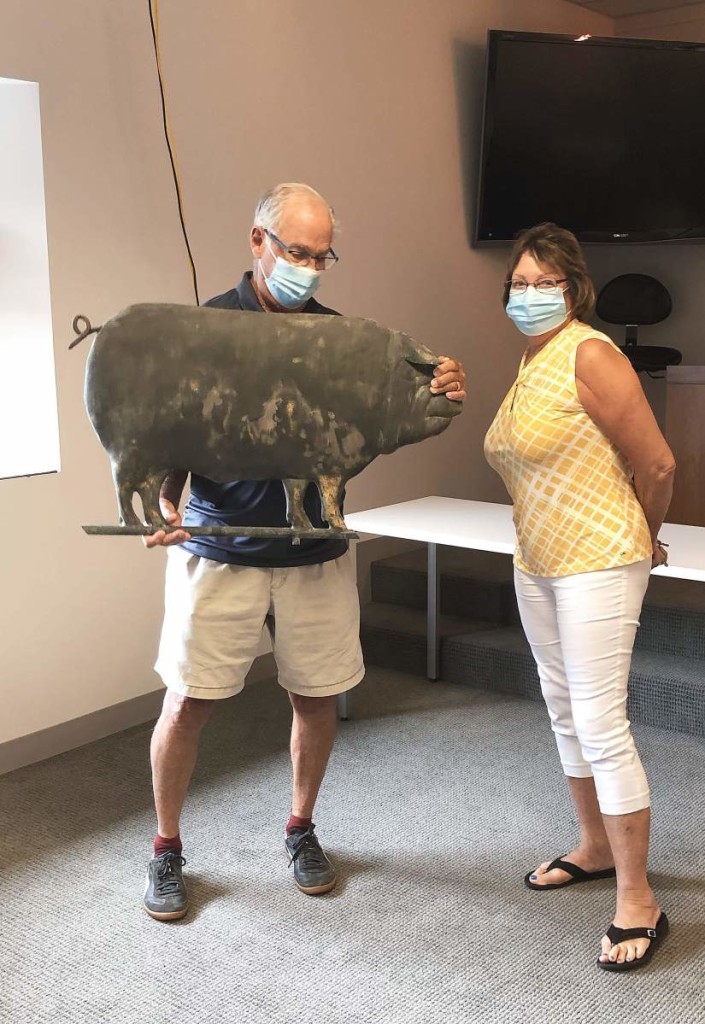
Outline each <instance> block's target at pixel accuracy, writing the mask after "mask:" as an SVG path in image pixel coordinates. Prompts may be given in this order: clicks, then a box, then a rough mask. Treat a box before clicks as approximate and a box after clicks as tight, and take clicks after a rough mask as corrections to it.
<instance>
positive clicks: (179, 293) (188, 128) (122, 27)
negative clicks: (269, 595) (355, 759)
mask: <svg viewBox="0 0 705 1024" xmlns="http://www.w3.org/2000/svg"><path fill="white" fill-rule="evenodd" d="M160 7H161V21H162V44H163V54H164V71H165V76H166V84H167V89H168V94H169V101H170V107H171V112H172V126H173V130H174V135H175V138H176V140H177V143H178V155H179V162H180V166H181V171H182V177H183V184H184V189H185V195H186V201H187V214H188V219H189V225H190V228H191V237H192V243H193V247H194V251H195V254H196V259H197V262H198V266H199V269H200V272H201V284H202V291H203V294H204V295H210V294H213V293H214V292H216V291H219V290H222V289H225V288H227V287H230V286H231V285H232V284H233V283H235V281H236V279H237V278H238V277H239V275H240V273H241V271H242V269H244V267H245V266H246V265H247V263H248V260H249V252H248V248H247V244H246V236H247V231H248V228H249V226H250V218H251V211H252V206H253V203H254V200H255V198H256V196H257V194H258V193H259V192H260V190H261V189H262V188H263V187H264V186H266V185H268V184H270V183H273V182H275V181H277V180H281V179H303V180H306V181H310V182H312V183H313V184H314V185H316V186H317V187H318V188H319V189H321V190H322V191H323V192H324V193H325V194H326V195H328V196H329V197H330V199H331V200H332V201H333V202H334V204H335V206H336V209H337V211H338V213H339V215H340V219H341V221H342V225H343V231H342V234H341V236H340V239H339V250H340V252H341V254H342V257H343V258H342V260H341V264H340V266H339V267H338V268H336V270H335V271H334V272H333V273H332V274H331V277H330V283H329V284H327V286H326V289H325V291H324V292H323V293H322V298H323V299H324V301H328V302H330V303H331V304H332V305H335V306H337V307H338V308H340V309H341V310H344V311H348V312H350V313H356V314H361V315H365V316H371V317H376V318H378V319H379V320H381V321H382V322H384V323H386V324H388V325H390V326H396V327H400V328H404V329H406V330H408V331H409V332H410V333H411V334H412V335H414V336H416V337H418V338H419V339H420V340H422V341H424V342H426V343H427V344H428V345H430V346H431V347H432V348H435V349H436V350H439V351H441V352H446V353H448V352H449V353H452V354H456V355H458V356H460V357H461V358H462V359H463V360H464V361H465V364H466V366H467V369H468V372H469V375H470V379H471V396H470V400H469V401H468V403H467V405H468V408H467V411H466V412H465V413H464V416H463V418H462V420H461V421H460V422H458V423H456V424H454V426H453V428H452V430H451V431H449V432H448V433H447V434H446V435H444V436H442V437H440V438H437V439H434V440H432V441H428V442H425V443H424V444H423V445H421V446H417V447H415V448H413V449H406V450H402V451H400V452H399V453H397V454H395V455H393V456H390V457H385V458H382V459H380V460H379V461H378V462H377V463H375V464H373V466H371V467H370V468H369V469H368V470H366V471H365V473H364V474H363V475H362V476H361V477H360V478H359V480H357V481H355V482H354V483H353V484H352V485H351V487H350V508H351V509H354V508H360V507H363V506H371V505H377V504H382V503H385V502H389V501H394V500H401V499H404V498H409V497H412V496H418V495H423V494H428V493H434V492H437V493H443V494H447V495H454V496H460V497H476V498H487V499H503V497H504V495H503V491H502V489H501V486H500V485H499V483H498V482H497V481H496V480H495V479H494V478H493V476H492V474H491V473H490V472H489V471H488V470H487V468H486V467H485V465H484V463H483V459H482V455H481V439H482V436H483V433H484V431H485V429H486V426H487V424H488V422H489V420H490V418H491V416H492V414H493V412H494V409H495V408H496V405H497V403H498V400H499V398H500V396H501V395H502V393H503V391H504V390H505V389H506V387H507V386H508V384H509V383H510V381H511V378H512V374H513V371H514V369H515V367H516V364H517V361H518V357H519V349H520V345H519V344H518V343H517V338H516V336H515V335H514V334H513V332H512V329H511V327H510V325H509V324H508V322H507V321H506V318H505V317H504V315H503V313H502V310H501V307H500V306H499V303H498V298H497V296H498V290H499V282H500V280H501V277H502V273H503V264H504V260H505V257H506V253H505V252H503V251H500V252H489V251H477V250H473V249H471V248H470V247H469V245H468V240H467V230H468V225H467V223H466V219H465V214H464V211H465V209H466V208H467V207H469V206H470V205H471V204H472V200H473V198H474V192H475V178H474V164H475V154H476V149H477V136H478V132H479V116H480V108H481V92H482V79H483V70H484V44H485V35H486V31H487V29H488V28H490V27H493V28H515V29H524V30H537V31H552V32H576V33H578V32H582V31H590V32H593V33H600V34H603V35H605V34H610V33H611V32H612V22H611V21H610V20H609V19H607V18H604V17H600V16H598V15H591V14H589V13H587V12H586V11H584V10H583V9H581V8H579V7H577V6H576V5H574V4H568V3H564V2H563V0H532V2H531V3H524V2H512V3H510V2H499V0H494V2H490V0H473V2H472V3H468V2H467V0H415V2H414V3H410V2H408V0H387V2H386V3H373V2H372V0H348V2H343V0H339V2H337V3H334V4H331V3H330V0H309V2H308V3H306V4H292V3H291V0H269V2H268V3H266V4H265V3H262V2H261V0H241V2H240V3H238V4H233V3H232V2H231V0H207V2H203V3H198V4H196V3H191V2H187V0H162V3H161V5H160ZM2 22H3V24H2V32H1V33H0V74H2V75H5V76H8V77H15V78H20V79H23V78H24V79H33V80H38V81H39V83H40V86H41V104H42V116H43V134H44V160H45V171H46V192H47V216H48V229H49V248H50V260H51V276H52V293H53V316H54V328H55V341H56V359H57V374H58V388H59V412H60V425H61V442H62V463H63V467H64V468H63V470H62V472H61V473H60V474H59V475H58V476H51V477H43V478H33V479H23V480H15V481H0V497H1V499H2V500H1V503H0V510H1V511H0V524H1V525H2V536H3V540H4V544H3V556H2V586H1V587H0V623H1V624H2V626H1V630H0V666H2V667H1V669H0V672H1V680H0V685H1V686H2V696H3V702H2V716H1V717H0V741H3V740H9V739H13V738H15V737H20V736H24V735H26V734H28V733H31V732H33V731H35V730H38V729H42V728H45V727H49V726H51V725H54V724H56V723H59V722H63V721H67V720H69V719H73V718H75V717H77V716H79V715H83V714H87V713H90V712H91V711H94V710H97V709H100V708H104V707H108V706H110V705H112V704H116V703H118V702H120V701H124V700H127V699H129V698H131V697H134V696H137V695H140V694H143V693H145V692H148V691H149V690H152V689H153V688H154V687H155V686H156V685H157V684H158V681H157V679H156V677H155V676H154V674H153V672H152V670H151V664H152V661H153V658H154V654H155V648H156V641H157V636H158V629H159V622H160V616H161V601H162V596H161V592H162V572H163V557H162V553H161V552H158V553H154V552H147V551H145V550H144V549H143V548H142V546H141V545H140V543H139V542H138V541H132V540H126V539H122V538H119V539H98V538H87V537H85V536H84V535H83V534H82V533H81V530H80V524H81V523H82V522H112V521H114V520H115V509H114V505H113V495H112V486H111V482H110V476H109V470H108V463H107V459H106V457H105V455H104V453H103V451H102V450H101V448H100V447H99V445H98V442H97V441H96V439H95V437H94V436H93V433H92V431H91V428H90V426H89V424H88V422H87V420H86V417H85V414H84V411H83V403H82V386H83V381H82V377H83V366H84V362H85V357H86V354H87V348H86V347H84V348H82V349H81V348H79V349H77V350H75V351H73V352H71V353H69V352H68V351H67V348H66V345H67V343H68V341H69V340H70V338H71V336H72V332H71V320H72V318H73V316H74V315H75V314H76V313H79V312H80V313H84V314H86V315H88V316H89V317H90V318H91V319H92V320H93V322H94V323H100V322H101V320H102V319H103V318H105V317H107V316H109V315H110V314H111V313H113V312H115V311H117V310H118V309H120V308H121V307H122V306H124V305H126V304H127V303H130V302H134V301H139V300H146V299H150V300H163V301H189V299H190V292H189V276H188V269H187V265H186V261H185V258H184V254H183V250H182V245H181V241H180V236H179V229H178V222H177V218H176V211H175V206H174V198H173V194H172V189H171V184H170V177H169V170H168V164H167V158H166V153H165V149H164V144H163V139H162V134H161V128H160V121H159V108H158V98H157V89H156V81H155V73H154V65H153V58H152V54H151V43H150V38H149V29H148V23H147V19H146V4H145V3H144V2H139V3H138V2H136V0H62V2H61V3H57V2H56V0H3V16H2ZM610 258H611V257H610ZM616 259H617V258H616V257H615V261H616ZM603 263H604V261H603ZM18 386H22V385H21V384H20V385H18Z"/></svg>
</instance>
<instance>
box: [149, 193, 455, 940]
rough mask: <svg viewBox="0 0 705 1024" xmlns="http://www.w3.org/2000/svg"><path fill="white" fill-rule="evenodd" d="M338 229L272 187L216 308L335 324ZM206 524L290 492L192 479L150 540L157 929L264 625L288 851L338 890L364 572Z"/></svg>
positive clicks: (342, 557)
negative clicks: (284, 709)
mask: <svg viewBox="0 0 705 1024" xmlns="http://www.w3.org/2000/svg"><path fill="white" fill-rule="evenodd" d="M334 225H335V222H334V217H333V211H332V209H331V208H330V206H329V205H328V203H327V202H326V201H325V199H323V197H322V196H321V195H319V193H318V192H316V191H315V190H314V189H312V188H310V187H309V186H308V185H302V184H297V183H293V184H292V183H289V184H283V185H278V186H276V187H275V188H273V189H271V190H270V191H269V192H267V193H266V194H265V195H264V196H263V197H262V199H261V200H260V202H259V203H258V205H257V209H256V211H255V218H254V225H253V227H252V229H251V232H250V248H251V250H252V255H253V257H254V270H253V271H252V272H251V273H246V274H245V275H244V276H243V278H242V280H241V281H240V284H239V285H238V286H237V288H233V289H231V290H230V291H229V292H226V293H225V294H223V295H219V296H217V297H216V298H214V299H211V300H210V301H209V302H208V303H206V305H210V306H219V307H221V308H225V309H245V310H251V311H258V312H263V313H292V312H306V313H327V314H335V315H337V314H336V311H335V310H332V309H328V308H327V307H325V306H322V305H321V304H320V303H318V302H317V301H316V300H315V299H314V298H313V293H314V291H315V290H316V288H317V287H318V285H319V283H320V281H321V275H322V273H323V272H324V271H325V270H326V269H327V268H328V267H330V266H332V265H334V264H335V263H336V262H337V259H338V257H337V256H336V254H335V252H334V250H333V248H332V244H333V233H334ZM435 373H436V376H435V379H434V381H433V383H432V385H431V388H432V390H433V391H434V393H438V394H442V393H446V392H447V393H448V397H449V398H452V399H453V400H462V399H463V398H464V397H465V391H464V386H465V385H464V382H465V374H464V372H463V369H462V366H461V365H460V364H459V363H457V362H456V361H454V360H451V359H446V358H445V357H444V360H443V362H442V363H441V364H440V366H438V367H437V368H436V371H435ZM185 482H186V474H181V475H178V476H177V475H176V474H172V475H171V476H170V477H169V478H168V479H167V480H166V482H165V484H164V486H163V488H162V501H161V504H162V511H163V514H164V516H165V518H166V520H167V522H168V523H169V524H170V525H171V526H173V527H180V526H181V525H182V521H181V517H180V515H179V513H178V506H179V500H180V498H181V493H182V490H183V487H184V484H185ZM304 506H305V508H306V511H307V513H308V516H309V518H310V520H311V522H312V523H313V525H314V526H316V527H322V526H325V525H326V524H325V523H324V522H323V521H322V519H321V512H320V501H319V498H318V494H317V491H316V487H315V486H314V485H310V486H309V488H308V491H307V493H306V495H305V499H304ZM196 524H203V525H214V524H225V525H240V524H243V525H245V524H246V525H250V526H251V525H261V526H286V525H287V521H286V515H285V498H284V489H283V487H282V484H281V482H280V481H278V480H258V481H243V480H239V481H234V482H232V483H228V484H215V483H213V482H212V481H210V480H206V479H205V478H203V477H198V476H193V475H192V478H191V496H190V498H189V501H188V504H187V506H186V511H185V517H184V520H183V526H184V527H185V529H184V530H181V529H176V530H174V532H170V533H168V534H167V533H165V531H159V532H157V533H155V534H154V535H153V536H152V537H149V538H148V539H147V541H146V543H147V546H148V547H153V546H154V545H157V544H164V545H169V546H170V551H169V558H168V563H167V573H166V599H165V617H164V627H163V630H162V638H161V644H160V650H159V658H158V661H157V665H156V669H157V671H158V672H159V673H160V675H161V676H162V679H163V681H164V683H165V685H166V687H167V692H166V695H165V698H164V706H163V709H162V713H161V717H160V718H159V721H158V722H157V725H156V727H155V730H154V735H153V738H152V749H151V754H152V772H153V783H154V798H155V804H156V811H157V823H158V834H157V836H156V839H155V841H154V857H153V859H152V860H151V861H150V864H149V869H148V873H147V888H146V892H145V897H144V906H145V909H146V910H147V913H148V914H150V915H151V916H152V917H154V918H157V919H158V920H172V919H175V918H180V917H183V916H184V914H185V913H186V911H187V909H188V899H187V894H186V887H185V884H184V880H183V876H182V870H181V869H182V866H183V864H184V863H185V861H184V858H183V857H182V855H181V854H182V844H181V838H180V835H179V819H180V815H181V810H182V807H183V804H184V801H185V799H186V793H187V789H188V785H189V781H190V779H191V775H192V773H193V769H194V766H195V763H196V755H197V750H198V742H199V736H200V733H201V729H202V728H203V726H204V725H205V723H206V721H207V720H208V718H209V716H210V713H211V711H212V709H213V705H214V703H215V702H216V700H219V699H223V698H225V697H230V696H232V695H233V694H236V693H239V692H240V690H242V688H243V686H244V681H245V676H246V674H247V671H248V669H249V667H250V665H251V664H252V661H253V659H254V658H255V656H256V654H257V650H258V646H259V641H260V636H261V632H262V628H263V626H264V625H265V623H266V624H267V625H268V626H269V629H270V633H271V635H272V641H273V648H274V654H275V658H276V661H277V668H278V675H279V682H280V684H281V685H282V686H283V687H284V689H285V690H287V691H288V695H289V700H290V701H291V705H292V709H293V722H292V730H291V762H292V768H293V788H292V804H291V815H290V817H289V820H288V822H287V824H286V833H285V846H286V852H287V855H288V857H289V863H290V864H293V868H294V881H295V883H296V885H297V886H298V888H299V889H301V890H302V891H303V892H305V893H307V894H309V895H317V894H319V893H324V892H328V891H329V890H330V889H332V888H333V886H334V885H335V881H336V876H335V869H334V867H333V865H332V864H331V862H330V860H329V859H328V858H327V857H326V855H325V853H324V852H323V850H322V849H321V846H320V843H319V842H318V838H317V837H316V835H315V832H314V824H313V820H312V816H313V809H314V805H315V803H316V798H317V796H318V791H319V789H320V786H321V782H322V781H323V776H324V774H325V770H326V767H327V764H328V758H329V755H330V752H331V749H332V747H333V740H334V737H335V731H336V724H337V721H336V697H337V695H338V694H340V693H344V692H346V691H347V690H349V689H351V688H352V687H353V686H356V685H357V683H359V682H360V680H361V679H362V677H363V674H364V667H363V663H362V652H361V648H360V639H359V603H358V596H357V587H356V583H355V573H354V569H353V566H352V563H351V553H350V552H349V551H348V546H347V543H346V542H345V541H344V540H340V539H330V540H328V539H324V540H302V542H301V544H300V545H296V546H294V545H292V543H291V541H290V540H289V539H286V538H282V539H280V538H276V539H264V538H253V537H213V536H207V537H206V536H199V537H196V538H191V537H190V535H189V534H188V532H187V530H188V526H189V525H196ZM176 545H179V546H178V547H177V546H176Z"/></svg>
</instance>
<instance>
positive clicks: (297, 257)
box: [263, 228, 340, 270]
mask: <svg viewBox="0 0 705 1024" xmlns="http://www.w3.org/2000/svg"><path fill="white" fill-rule="evenodd" d="M263 230H264V233H265V235H269V237H270V238H271V239H272V241H273V242H276V243H277V245H278V246H279V248H280V249H282V250H283V251H284V252H285V253H287V255H288V256H289V258H290V260H291V262H292V263H293V264H294V266H296V267H307V266H308V265H309V263H313V265H314V266H315V268H316V270H329V269H330V268H331V267H334V266H335V264H336V263H337V262H338V260H339V259H340V257H339V256H338V255H337V254H336V253H335V252H334V250H333V249H328V251H327V252H322V253H315V252H309V251H308V249H302V248H300V247H299V246H298V245H292V246H288V245H287V244H286V242H282V240H281V238H277V236H276V235H275V234H274V232H273V231H270V230H269V228H264V229H263Z"/></svg>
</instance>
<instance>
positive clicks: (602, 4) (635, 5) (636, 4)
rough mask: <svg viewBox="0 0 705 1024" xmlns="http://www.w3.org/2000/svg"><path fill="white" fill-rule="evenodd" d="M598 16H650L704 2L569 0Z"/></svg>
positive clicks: (689, 0) (698, 0)
mask: <svg viewBox="0 0 705 1024" xmlns="http://www.w3.org/2000/svg"><path fill="white" fill-rule="evenodd" d="M569 2H570V3H573V4H578V5H579V6H580V7H586V8H587V9H588V10H589V11H595V12H596V13H597V14H608V15H610V17H612V18H625V17H626V16H627V15H629V14H649V13H650V12H651V11H673V10H676V9H677V8H679V7H688V6H689V5H690V4H697V3H702V0H569Z"/></svg>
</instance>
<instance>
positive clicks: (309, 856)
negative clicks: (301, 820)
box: [289, 825, 327, 868]
mask: <svg viewBox="0 0 705 1024" xmlns="http://www.w3.org/2000/svg"><path fill="white" fill-rule="evenodd" d="M313 829H314V826H313V825H309V827H308V828H307V829H306V831H305V832H301V833H299V834H296V833H294V834H295V835H296V845H295V846H294V850H293V853H290V856H289V867H291V865H292V864H293V863H294V861H296V860H298V859H299V857H301V856H302V855H304V861H305V863H306V865H307V866H308V867H309V868H324V867H326V866H327V861H326V855H325V854H324V852H323V850H322V849H321V844H320V843H319V842H318V839H317V838H316V836H315V835H314V834H313Z"/></svg>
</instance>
